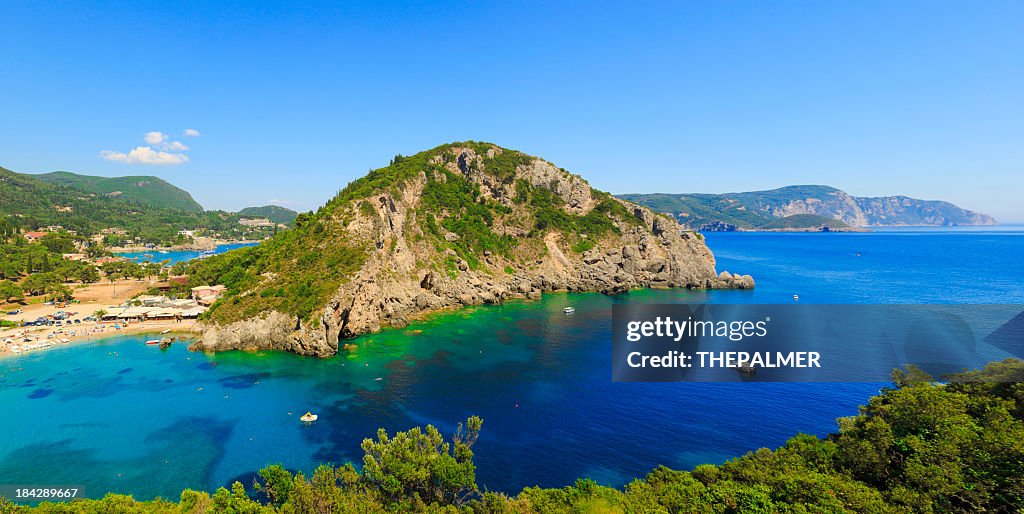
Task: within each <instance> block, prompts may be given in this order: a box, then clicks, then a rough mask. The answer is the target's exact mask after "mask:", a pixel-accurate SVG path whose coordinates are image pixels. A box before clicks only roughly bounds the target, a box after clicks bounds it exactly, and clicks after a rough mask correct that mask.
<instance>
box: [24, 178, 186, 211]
mask: <svg viewBox="0 0 1024 514" xmlns="http://www.w3.org/2000/svg"><path fill="white" fill-rule="evenodd" d="M32 177H34V178H36V179H39V180H41V181H43V182H49V183H51V184H57V185H61V186H66V187H69V188H72V189H78V190H79V191H87V192H89V193H95V194H97V195H103V196H109V197H111V198H120V199H123V200H128V201H131V202H135V203H137V204H139V205H148V206H150V207H160V208H165V209H179V210H183V211H191V212H202V211H203V206H202V205H199V203H198V202H196V201H195V200H194V199H193V198H192V195H191V194H189V192H188V191H185V190H184V189H181V188H178V187H176V186H174V185H172V184H170V183H168V182H167V181H165V180H163V179H161V178H158V177H152V176H129V177H94V176H90V175H79V174H77V173H71V172H67V171H55V172H52V173H42V174H39V175H32Z"/></svg>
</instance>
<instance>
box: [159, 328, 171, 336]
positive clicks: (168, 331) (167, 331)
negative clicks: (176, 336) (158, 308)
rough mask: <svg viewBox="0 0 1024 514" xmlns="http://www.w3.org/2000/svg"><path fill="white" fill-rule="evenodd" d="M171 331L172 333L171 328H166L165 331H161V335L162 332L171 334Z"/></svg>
mask: <svg viewBox="0 0 1024 514" xmlns="http://www.w3.org/2000/svg"><path fill="white" fill-rule="evenodd" d="M169 333H171V329H169V328H168V329H167V330H164V331H163V332H160V334H161V335H162V334H169Z"/></svg>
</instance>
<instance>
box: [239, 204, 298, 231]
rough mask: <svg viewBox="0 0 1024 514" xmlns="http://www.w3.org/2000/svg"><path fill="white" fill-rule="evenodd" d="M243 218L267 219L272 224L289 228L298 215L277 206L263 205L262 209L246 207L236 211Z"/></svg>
mask: <svg viewBox="0 0 1024 514" xmlns="http://www.w3.org/2000/svg"><path fill="white" fill-rule="evenodd" d="M238 215H239V216H241V217H243V218H267V219H268V220H270V221H273V222H274V223H281V224H283V225H288V226H291V225H292V224H294V223H295V217H296V216H298V215H299V213H297V212H295V211H293V210H291V209H289V208H287V207H281V206H279V205H264V206H262V207H246V208H244V209H242V210H240V211H238Z"/></svg>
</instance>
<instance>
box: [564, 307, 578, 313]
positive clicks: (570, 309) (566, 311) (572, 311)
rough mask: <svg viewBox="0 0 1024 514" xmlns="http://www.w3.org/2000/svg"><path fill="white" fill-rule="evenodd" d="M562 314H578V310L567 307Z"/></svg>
mask: <svg viewBox="0 0 1024 514" xmlns="http://www.w3.org/2000/svg"><path fill="white" fill-rule="evenodd" d="M562 312H564V313H566V314H572V313H574V312H576V309H575V308H574V307H566V308H564V309H562Z"/></svg>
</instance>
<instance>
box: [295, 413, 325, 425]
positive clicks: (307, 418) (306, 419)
mask: <svg viewBox="0 0 1024 514" xmlns="http://www.w3.org/2000/svg"><path fill="white" fill-rule="evenodd" d="M319 417H320V416H317V415H316V414H313V413H312V412H307V413H305V414H303V415H302V416H300V417H299V421H301V422H303V423H312V422H314V421H316V420H317V418H319Z"/></svg>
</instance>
